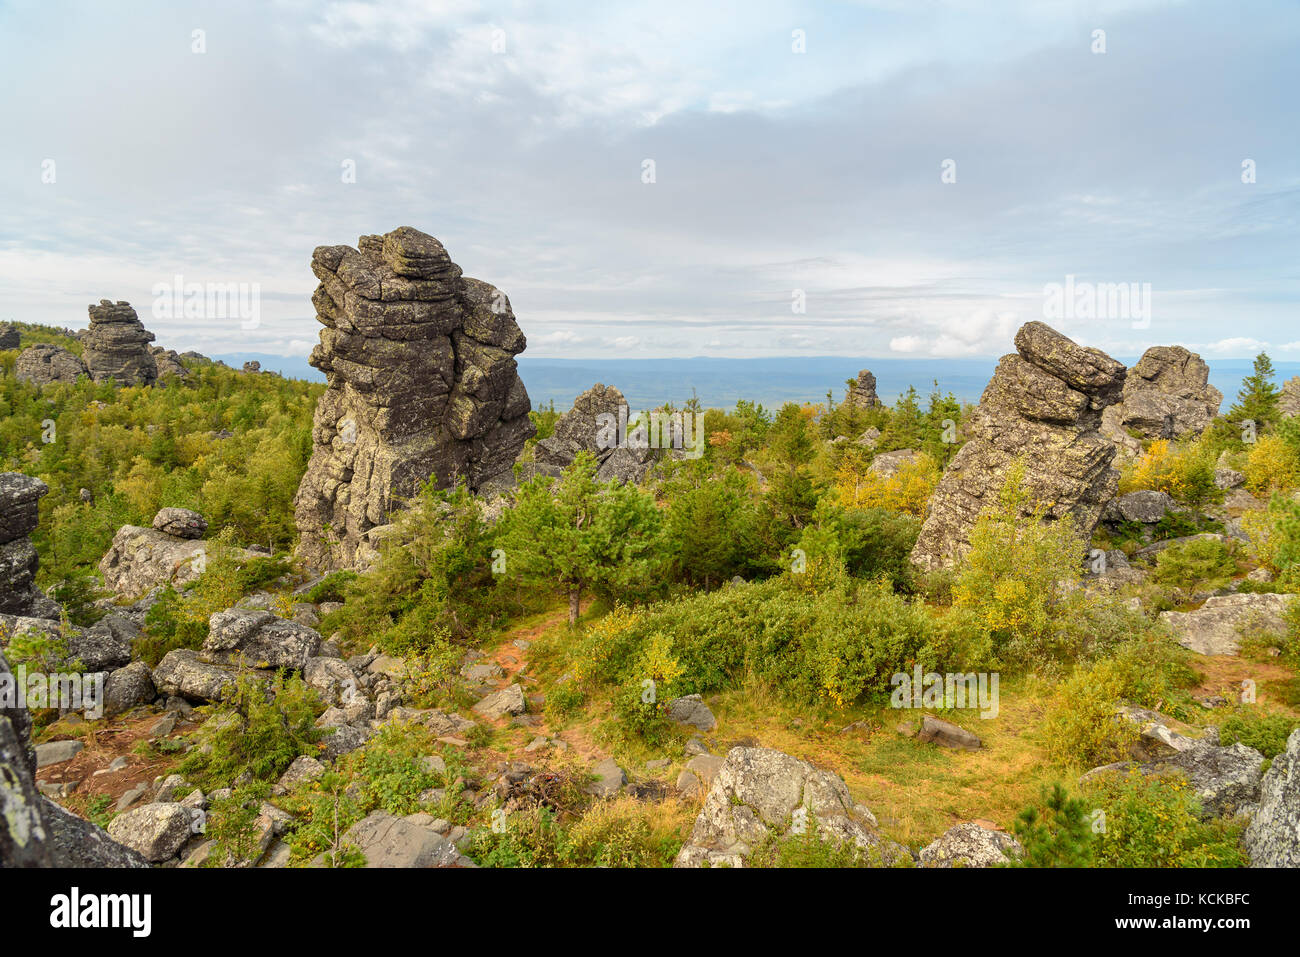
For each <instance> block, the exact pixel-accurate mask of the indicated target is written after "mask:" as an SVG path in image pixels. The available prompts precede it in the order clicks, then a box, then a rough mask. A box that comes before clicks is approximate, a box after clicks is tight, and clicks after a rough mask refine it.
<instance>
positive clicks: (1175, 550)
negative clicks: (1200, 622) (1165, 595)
mask: <svg viewBox="0 0 1300 957" xmlns="http://www.w3.org/2000/svg"><path fill="white" fill-rule="evenodd" d="M1236 571H1237V562H1236V560H1235V558H1234V557H1233V550H1232V549H1231V548H1230V547H1229V546H1228V545H1227V544H1226V543H1225V542H1222V541H1219V540H1218V539H1214V538H1194V539H1192V540H1191V541H1187V542H1178V543H1177V544H1175V545H1170V546H1169V547H1168V548H1166V549H1164V550H1163V551H1162V552H1160V553H1159V554H1157V555H1156V568H1155V572H1154V573H1153V574H1152V577H1153V578H1154V579H1155V581H1157V582H1159V583H1160V584H1162V585H1167V586H1170V587H1174V588H1182V589H1185V590H1187V591H1194V590H1203V591H1213V590H1214V589H1217V588H1222V587H1223V586H1224V585H1226V584H1227V583H1228V582H1229V581H1230V580H1231V579H1232V576H1233V575H1234V574H1236Z"/></svg>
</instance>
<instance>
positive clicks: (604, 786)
mask: <svg viewBox="0 0 1300 957" xmlns="http://www.w3.org/2000/svg"><path fill="white" fill-rule="evenodd" d="M592 773H593V774H595V775H596V780H595V781H593V782H592V783H591V784H589V785H587V787H586V789H585V790H586V792H587V793H588V794H591V795H594V796H596V797H599V798H609V797H613V796H614V795H616V794H618V792H619V791H621V790H623V785H625V784H627V775H626V774H624V773H623V769H622V768H620V767H619V766H618V762H617V761H615V760H614V759H613V758H606V759H605V760H604V761H601V762H600V764H598V765H596V767H595V768H594V769H593V771H592Z"/></svg>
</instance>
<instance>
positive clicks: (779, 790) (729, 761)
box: [675, 748, 911, 867]
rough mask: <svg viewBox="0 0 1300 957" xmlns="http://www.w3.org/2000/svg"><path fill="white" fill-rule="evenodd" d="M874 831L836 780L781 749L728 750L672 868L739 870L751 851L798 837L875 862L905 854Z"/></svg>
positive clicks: (871, 818) (873, 822) (870, 817)
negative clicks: (852, 849) (852, 850)
mask: <svg viewBox="0 0 1300 957" xmlns="http://www.w3.org/2000/svg"><path fill="white" fill-rule="evenodd" d="M876 828H877V824H876V818H875V815H873V814H872V813H871V811H870V810H868V809H867V808H866V807H864V806H863V805H861V804H858V803H857V802H856V801H855V800H853V797H852V796H851V795H850V794H849V790H848V788H847V787H845V785H844V781H843V780H842V779H841V778H840V777H839V776H838V775H835V774H832V773H830V772H829V771H820V770H818V769H817V768H815V767H813V766H812V765H811V764H809V763H808V762H806V761H801V760H799V759H798V758H795V757H791V756H790V755H788V754H783V753H782V752H780V751H774V750H771V749H768V748H732V749H731V751H730V752H728V754H727V758H726V761H724V762H723V764H722V767H721V768H719V769H718V771H717V773H716V774H715V775H714V778H713V784H712V785H711V786H710V787H709V793H708V796H707V797H706V798H705V801H704V807H703V808H702V809H701V810H700V814H699V816H698V817H697V818H696V819H695V827H694V829H693V830H692V832H691V837H690V840H689V841H688V842H687V843H686V845H685V846H683V847H682V849H681V851H680V852H679V853H678V855H677V860H676V862H675V866H676V867H709V866H715V865H726V866H732V867H741V866H744V864H745V862H746V860H747V859H748V858H749V856H750V854H751V853H753V851H754V850H755V849H756V848H758V847H760V846H762V845H764V844H766V843H768V842H769V841H771V840H782V839H785V838H786V837H789V836H791V835H792V834H798V833H813V834H816V835H817V836H818V837H820V838H821V839H823V840H827V841H831V842H833V843H835V844H837V845H843V844H844V843H845V842H850V843H852V844H855V845H856V846H857V847H858V848H859V849H861V850H862V851H863V852H864V853H865V854H867V855H868V857H869V858H871V859H874V860H876V861H877V862H879V863H885V864H889V863H893V862H895V861H897V860H900V859H904V858H909V857H910V856H911V855H910V853H909V852H908V850H907V849H906V848H905V847H902V846H901V845H899V844H896V843H895V842H893V841H891V840H889V839H888V838H886V837H884V836H882V835H881V834H880V833H879V831H878V830H877V829H876Z"/></svg>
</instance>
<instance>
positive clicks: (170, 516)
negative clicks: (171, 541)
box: [153, 508, 208, 538]
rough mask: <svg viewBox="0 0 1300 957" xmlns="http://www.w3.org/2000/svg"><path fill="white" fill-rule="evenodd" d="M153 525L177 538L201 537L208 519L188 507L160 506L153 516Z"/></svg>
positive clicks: (206, 528) (206, 527) (206, 526)
mask: <svg viewBox="0 0 1300 957" xmlns="http://www.w3.org/2000/svg"><path fill="white" fill-rule="evenodd" d="M153 527H154V528H156V529H158V531H160V532H165V533H167V534H168V535H174V536H176V537H177V538H202V537H203V533H204V532H206V531H207V530H208V520H207V519H206V518H204V517H203V516H202V515H200V514H199V513H198V512H196V511H194V510H193V509H189V508H162V509H159V510H158V514H157V515H155V516H154V517H153Z"/></svg>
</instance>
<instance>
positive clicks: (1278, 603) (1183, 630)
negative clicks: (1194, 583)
mask: <svg viewBox="0 0 1300 957" xmlns="http://www.w3.org/2000/svg"><path fill="white" fill-rule="evenodd" d="M1294 600H1295V596H1294V595H1270V594H1251V593H1247V594H1242V595H1216V596H1214V597H1213V598H1207V599H1206V601H1205V604H1204V605H1202V606H1201V607H1200V608H1197V609H1196V610H1195V611H1166V612H1162V613H1161V615H1160V620H1161V621H1163V622H1165V623H1166V624H1167V625H1168V626H1169V628H1170V629H1171V630H1172V631H1173V633H1174V639H1175V640H1176V641H1177V642H1178V643H1179V644H1180V645H1182V646H1183V647H1184V648H1189V649H1191V650H1192V651H1195V652H1196V653H1197V654H1201V655H1235V654H1238V653H1239V652H1240V649H1241V639H1242V636H1243V633H1244V632H1247V631H1256V630H1257V631H1261V632H1271V633H1274V634H1278V635H1283V634H1286V630H1287V624H1286V621H1285V619H1284V618H1283V615H1284V614H1285V612H1286V610H1287V608H1288V607H1289V606H1290V604H1291V603H1292V602H1293V601H1294Z"/></svg>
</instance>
